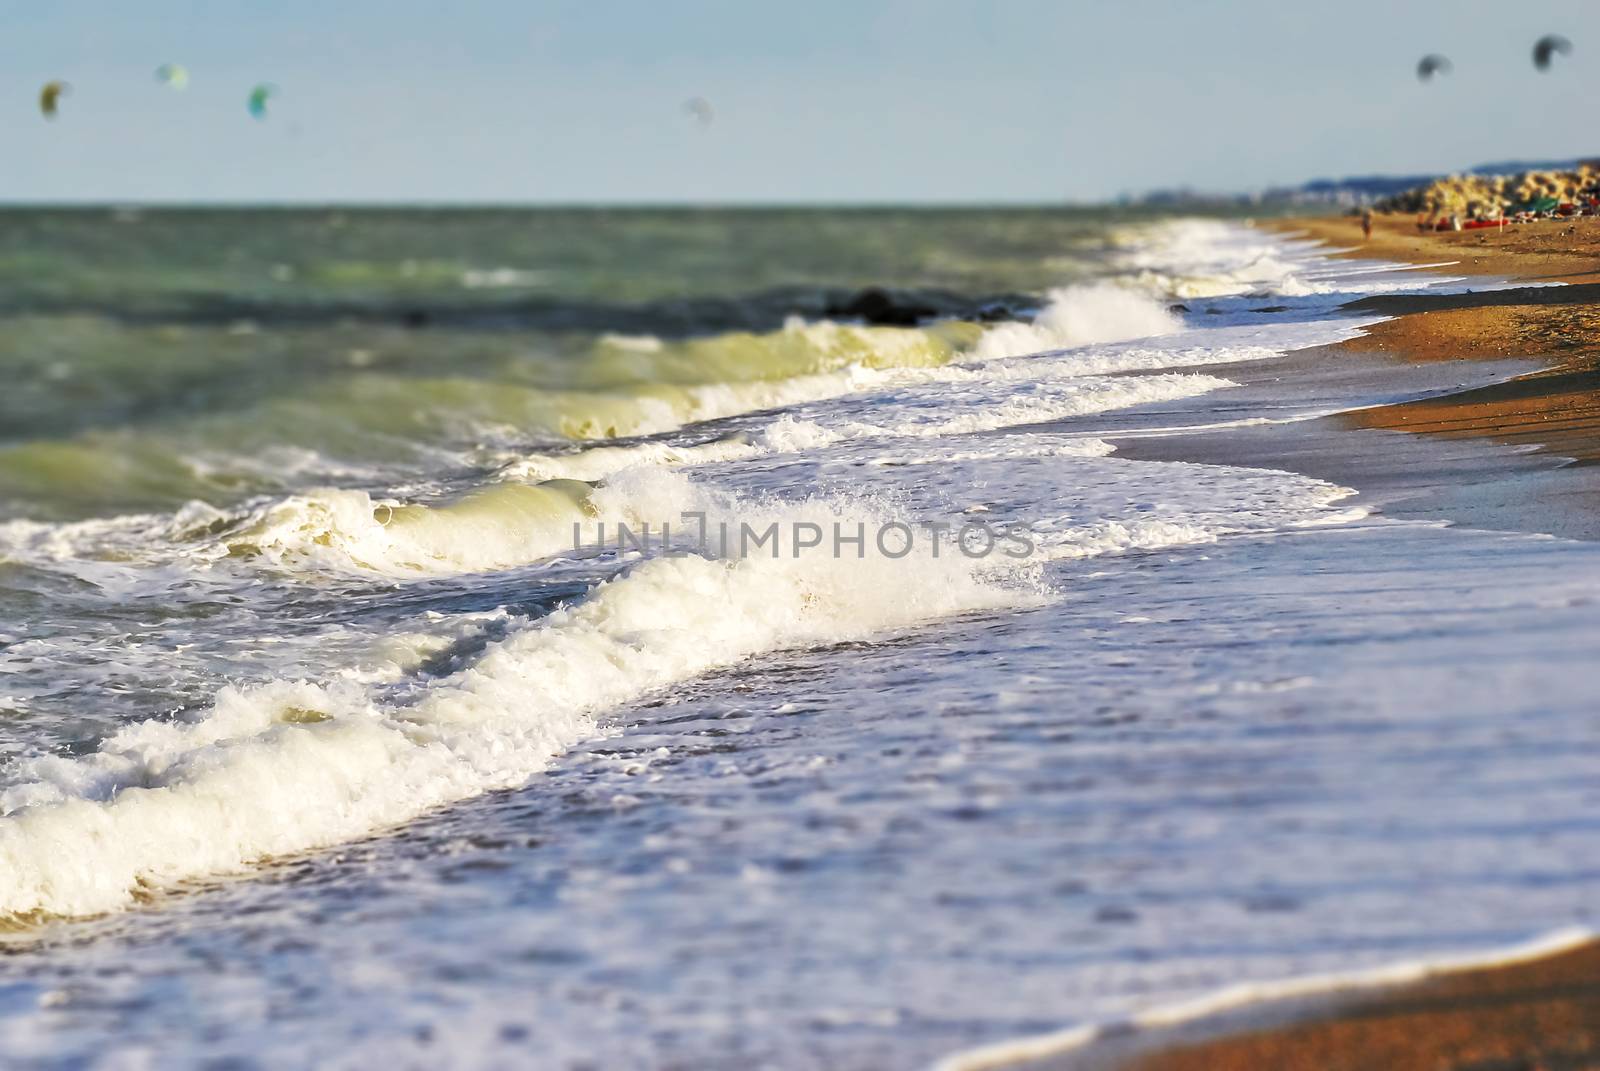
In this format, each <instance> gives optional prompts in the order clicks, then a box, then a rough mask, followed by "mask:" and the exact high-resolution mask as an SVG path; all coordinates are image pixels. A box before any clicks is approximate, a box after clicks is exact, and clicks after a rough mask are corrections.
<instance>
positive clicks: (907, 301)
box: [826, 286, 939, 327]
mask: <svg viewBox="0 0 1600 1071" xmlns="http://www.w3.org/2000/svg"><path fill="white" fill-rule="evenodd" d="M826 311H827V314H828V315H829V316H848V317H853V318H855V319H858V320H862V321H864V322H865V323H869V324H882V325H885V326H889V327H915V326H916V325H917V324H919V323H921V322H922V321H923V320H928V319H932V318H933V317H935V316H937V315H938V314H939V310H938V309H936V308H934V307H933V306H932V305H929V304H927V303H926V302H922V301H918V300H917V299H915V298H908V297H901V296H898V295H896V294H894V293H892V292H891V291H888V290H884V289H882V288H881V287H876V286H869V287H867V288H866V289H865V290H862V291H860V292H858V293H857V294H855V295H854V296H853V297H851V298H850V300H849V301H846V302H843V303H842V304H830V305H829V306H828V308H827V310H826Z"/></svg>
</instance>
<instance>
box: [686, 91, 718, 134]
mask: <svg viewBox="0 0 1600 1071" xmlns="http://www.w3.org/2000/svg"><path fill="white" fill-rule="evenodd" d="M683 110H684V111H686V112H688V113H689V114H690V115H692V116H694V119H695V122H697V123H699V124H700V125H701V126H703V127H706V126H710V125H711V122H712V120H713V119H715V118H716V117H717V113H716V112H715V111H713V110H712V109H711V102H710V101H709V100H707V99H706V98H704V97H690V98H689V99H688V100H686V101H684V102H683Z"/></svg>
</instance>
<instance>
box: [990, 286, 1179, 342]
mask: <svg viewBox="0 0 1600 1071" xmlns="http://www.w3.org/2000/svg"><path fill="white" fill-rule="evenodd" d="M1182 326H1183V321H1182V320H1180V319H1179V318H1178V317H1177V316H1175V315H1173V314H1172V313H1171V312H1169V311H1167V309H1166V307H1165V305H1164V304H1162V303H1161V302H1160V301H1157V300H1156V299H1154V298H1152V297H1150V296H1149V295H1148V294H1142V293H1139V292H1138V291H1135V290H1130V289H1128V288H1127V287H1123V286H1118V285H1116V284H1115V283H1109V282H1106V283H1089V284H1082V285H1078V286H1068V287H1062V288H1061V289H1058V290H1052V291H1050V294H1049V302H1048V304H1046V306H1045V307H1044V309H1043V310H1042V311H1040V312H1039V313H1038V315H1036V316H1035V317H1034V318H1033V320H1032V322H1030V323H1003V324H997V325H995V326H993V327H991V328H989V329H988V330H987V331H985V332H984V333H983V336H982V337H981V338H980V339H978V342H977V345H976V346H974V347H973V350H972V352H973V355H974V356H975V357H977V358H978V359H980V360H993V359H995V358H997V357H1024V356H1027V355H1029V354H1034V353H1045V352H1048V351H1051V350H1064V349H1073V348H1076V347H1079V346H1088V345H1093V344H1095V343H1099V342H1121V341H1124V340H1126V339H1132V338H1150V337H1153V336H1156V335H1170V334H1172V333H1174V332H1176V331H1178V330H1179V329H1180V328H1181V327H1182Z"/></svg>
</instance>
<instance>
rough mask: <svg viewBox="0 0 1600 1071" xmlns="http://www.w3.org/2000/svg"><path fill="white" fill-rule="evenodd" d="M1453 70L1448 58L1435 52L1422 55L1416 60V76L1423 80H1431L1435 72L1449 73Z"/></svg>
mask: <svg viewBox="0 0 1600 1071" xmlns="http://www.w3.org/2000/svg"><path fill="white" fill-rule="evenodd" d="M1453 70H1455V66H1454V65H1453V64H1451V62H1450V60H1449V59H1448V58H1447V57H1445V56H1441V55H1439V53H1437V52H1434V53H1431V54H1430V55H1427V56H1423V57H1422V58H1421V59H1420V60H1418V61H1417V78H1418V79H1420V80H1421V81H1424V82H1426V81H1429V80H1431V79H1432V78H1433V76H1434V75H1436V74H1449V73H1450V72H1451V71H1453Z"/></svg>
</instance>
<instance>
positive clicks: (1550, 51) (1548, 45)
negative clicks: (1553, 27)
mask: <svg viewBox="0 0 1600 1071" xmlns="http://www.w3.org/2000/svg"><path fill="white" fill-rule="evenodd" d="M1571 51H1572V42H1571V41H1568V40H1567V39H1566V38H1565V37H1562V36H1561V35H1560V34H1558V33H1550V34H1545V35H1544V36H1543V37H1541V38H1539V41H1538V43H1537V44H1535V45H1534V46H1533V65H1534V66H1535V67H1537V68H1539V69H1540V70H1541V71H1548V70H1549V69H1550V61H1551V60H1553V59H1554V58H1555V55H1556V53H1557V52H1559V53H1561V54H1562V55H1563V56H1565V55H1566V54H1567V53H1568V52H1571Z"/></svg>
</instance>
